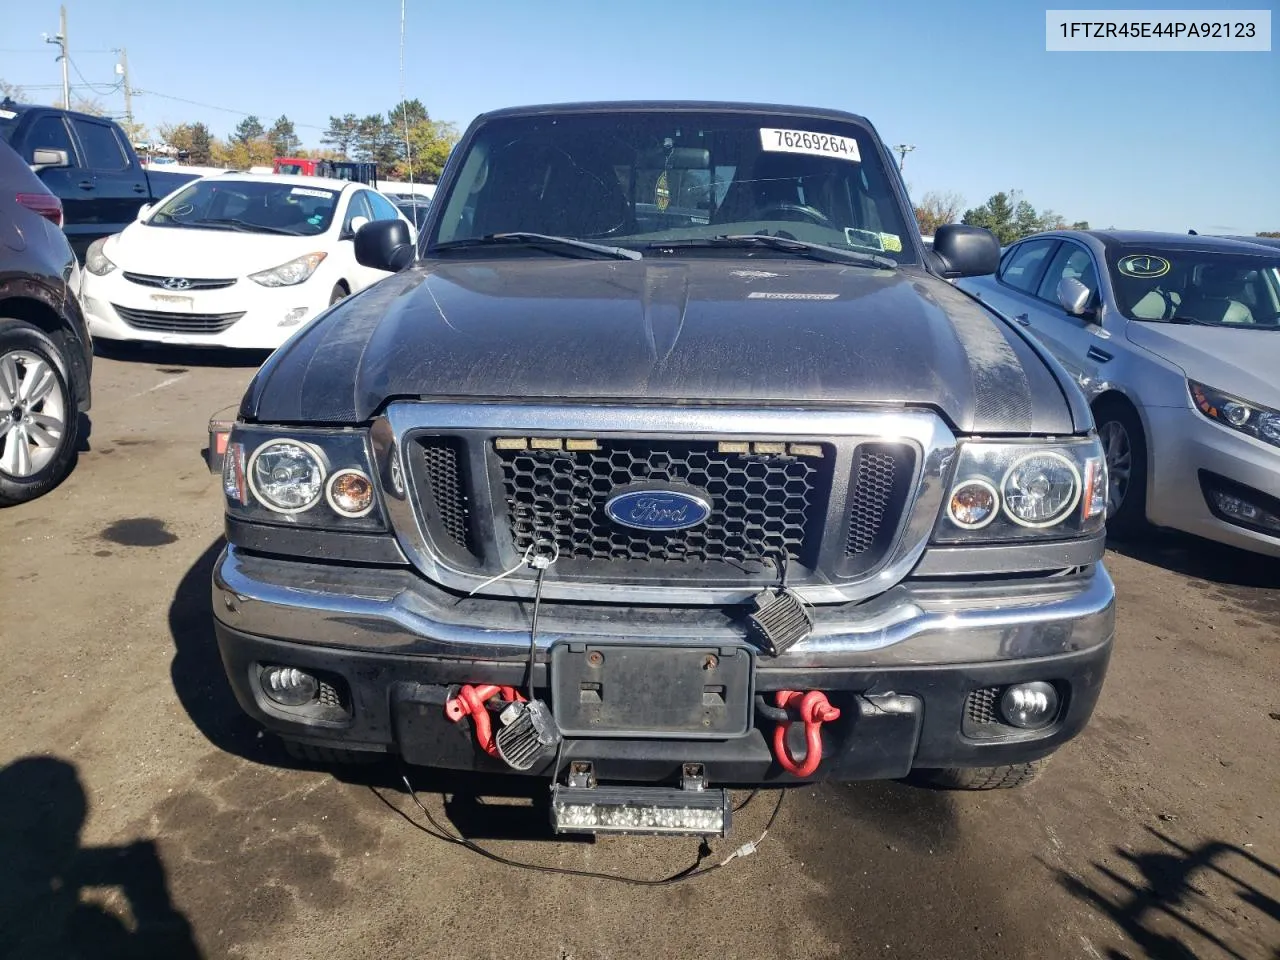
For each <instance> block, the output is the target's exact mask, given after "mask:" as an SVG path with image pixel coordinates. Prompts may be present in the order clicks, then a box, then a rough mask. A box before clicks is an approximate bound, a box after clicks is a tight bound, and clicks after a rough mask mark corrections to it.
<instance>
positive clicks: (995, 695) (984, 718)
mask: <svg viewBox="0 0 1280 960" xmlns="http://www.w3.org/2000/svg"><path fill="white" fill-rule="evenodd" d="M999 694H1000V688H999V687H983V688H982V689H981V690H972V691H970V693H969V696H968V698H967V699H966V700H965V702H964V715H965V719H966V720H968V721H969V722H970V723H976V724H982V725H986V724H990V723H999V722H1000V718H999V717H997V716H996V701H997V700H998V699H999Z"/></svg>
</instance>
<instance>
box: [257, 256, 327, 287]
mask: <svg viewBox="0 0 1280 960" xmlns="http://www.w3.org/2000/svg"><path fill="white" fill-rule="evenodd" d="M324 258H325V254H323V253H306V254H303V255H302V256H300V257H298V258H296V259H294V260H290V261H289V262H288V263H282V264H280V266H278V267H272V268H271V269H270V270H263V271H261V272H260V273H251V274H249V279H250V280H252V281H253V282H254V283H260V284H262V285H263V286H264V287H291V286H293V285H294V284H295V283H302V281H303V280H306V279H307V278H308V277H309V276H311V275H312V274H313V273H315V272H316V267H318V266H320V261H322V260H323V259H324Z"/></svg>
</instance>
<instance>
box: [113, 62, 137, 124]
mask: <svg viewBox="0 0 1280 960" xmlns="http://www.w3.org/2000/svg"><path fill="white" fill-rule="evenodd" d="M116 52H117V53H118V54H120V62H119V63H118V64H116V73H118V74H120V85H121V86H122V87H123V88H124V119H125V123H127V124H128V127H127V128H126V129H127V130H128V132H129V139H130V140H133V88H132V87H131V86H129V51H128V50H126V49H125V48H124V47H121V48H120V49H119V50H117V51H116Z"/></svg>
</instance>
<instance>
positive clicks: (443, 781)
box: [169, 538, 564, 840]
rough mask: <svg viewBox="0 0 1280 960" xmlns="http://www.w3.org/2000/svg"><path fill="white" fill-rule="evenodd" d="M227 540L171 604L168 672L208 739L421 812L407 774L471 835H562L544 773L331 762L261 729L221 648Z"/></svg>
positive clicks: (186, 579) (187, 578)
mask: <svg viewBox="0 0 1280 960" xmlns="http://www.w3.org/2000/svg"><path fill="white" fill-rule="evenodd" d="M223 546H224V541H223V540H222V539H221V538H219V539H218V540H216V541H215V542H214V543H213V544H211V545H210V547H209V548H208V549H207V550H206V551H205V552H204V553H203V554H201V556H200V558H199V559H198V560H196V562H195V563H194V564H193V565H192V566H191V568H190V569H189V570H188V571H187V572H186V574H185V575H184V576H183V577H182V580H181V581H180V582H179V584H178V587H177V589H176V590H175V592H174V596H173V600H172V602H171V603H170V605H169V632H170V635H171V637H172V640H173V645H174V657H173V661H172V663H171V665H170V671H169V672H170V679H171V680H172V682H173V687H174V691H175V693H176V694H177V696H178V700H179V702H181V704H182V706H183V708H184V709H185V710H186V712H187V715H188V716H189V717H190V718H191V722H192V723H194V724H195V726H196V727H197V729H199V731H200V732H201V733H202V734H203V735H204V737H205V738H206V739H207V740H208V741H209V742H210V743H211V744H213V745H214V746H215V747H217V748H218V749H220V750H222V751H224V752H226V753H229V754H232V755H234V756H237V757H241V758H243V759H245V760H250V761H252V762H254V763H261V764H266V765H269V766H273V767H280V768H285V769H294V770H321V771H324V772H327V773H331V774H332V775H333V776H335V777H336V778H338V779H339V780H341V781H343V782H344V783H351V784H356V785H360V786H367V787H369V788H370V789H372V790H375V791H376V792H378V793H379V795H380V796H385V795H386V794H388V792H394V793H399V794H401V796H399V797H396V798H395V799H396V800H397V803H398V804H399V807H398V809H403V810H406V811H408V810H412V811H414V812H416V813H420V811H417V808H416V807H414V806H413V804H412V802H411V800H409V798H408V791H407V790H406V787H405V783H404V780H403V777H404V776H406V775H407V776H408V777H409V780H410V783H411V784H412V786H413V789H414V790H416V791H418V792H419V793H420V794H421V795H422V796H423V798H424V800H425V799H426V798H427V797H428V795H432V794H438V795H441V796H443V798H444V805H445V812H446V814H447V816H448V818H449V820H450V821H451V822H452V824H453V826H454V828H455V829H456V830H458V831H460V832H461V833H462V834H463V835H464V836H467V837H469V838H474V839H481V838H483V839H521V840H538V839H559V840H563V839H564V838H563V837H555V836H554V835H553V834H552V833H551V829H550V825H549V824H550V817H549V809H548V806H547V804H548V796H547V785H546V781H544V780H541V779H537V778H533V777H521V776H505V775H486V774H475V773H463V772H458V771H447V770H432V769H428V768H424V767H406V766H404V765H403V764H401V763H400V762H399V761H398V760H396V759H393V758H386V759H378V760H375V761H374V762H370V763H363V764H340V763H339V764H328V763H311V762H309V761H304V760H299V759H296V758H294V757H290V756H289V755H288V754H287V753H286V752H285V750H284V747H283V745H282V743H281V742H280V740H279V739H278V738H277V737H275V736H272V735H270V734H264V733H263V732H262V731H261V730H260V729H259V728H258V726H257V724H256V723H255V722H254V721H253V720H251V719H250V718H249V717H248V716H246V715H245V713H244V711H243V710H242V709H241V708H240V704H239V703H238V702H237V701H236V699H235V695H234V694H233V693H232V692H231V685H230V684H229V683H228V681H227V678H226V673H225V672H224V669H223V665H222V660H221V657H220V656H219V654H218V645H217V640H216V638H215V636H214V632H213V607H212V590H211V583H212V577H213V568H214V566H215V565H216V563H217V560H218V555H219V554H220V553H221V552H222V548H223ZM495 806H500V807H501V808H502V809H501V816H494V807H495ZM420 819H421V818H419V820H420Z"/></svg>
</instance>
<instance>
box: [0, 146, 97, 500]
mask: <svg viewBox="0 0 1280 960" xmlns="http://www.w3.org/2000/svg"><path fill="white" fill-rule="evenodd" d="M61 227H62V204H61V202H60V201H59V200H58V198H57V197H55V196H54V195H53V194H52V193H50V192H49V190H48V188H46V187H45V185H44V184H43V183H41V182H40V178H39V177H37V176H36V175H35V174H34V173H32V171H31V168H30V167H28V166H27V164H26V163H24V162H23V160H22V158H21V157H19V156H18V154H17V153H15V152H14V151H13V150H12V149H11V148H10V147H9V146H8V145H6V144H4V143H0V506H8V505H12V504H15V503H22V502H23V501H26V500H31V499H34V498H35V497H38V496H40V495H41V494H43V493H46V492H48V491H49V490H51V489H52V488H53V487H55V486H57V485H58V483H60V482H61V481H62V479H63V478H64V477H65V476H66V475H67V473H68V472H69V471H70V470H71V466H72V463H73V462H74V460H75V452H76V441H77V436H78V432H79V425H80V414H81V413H83V412H85V411H87V410H88V409H89V374H90V370H91V367H92V364H93V348H92V342H91V341H90V339H89V331H88V329H87V328H86V327H85V322H84V316H83V315H82V314H81V312H80V305H79V303H78V302H77V300H76V290H77V288H78V287H79V266H78V265H77V262H76V258H75V255H74V254H73V253H72V252H71V246H70V244H69V243H68V242H67V238H66V237H65V236H64V235H63V233H62V229H61Z"/></svg>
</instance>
